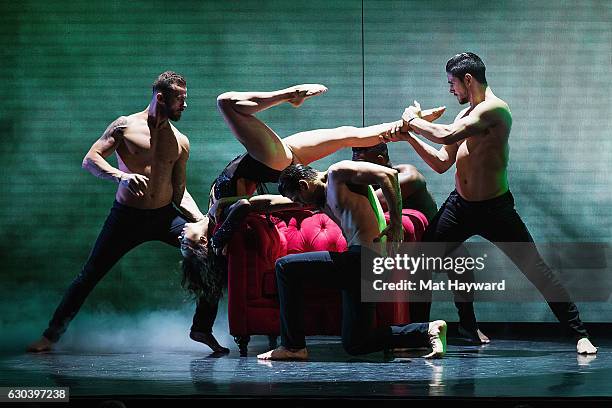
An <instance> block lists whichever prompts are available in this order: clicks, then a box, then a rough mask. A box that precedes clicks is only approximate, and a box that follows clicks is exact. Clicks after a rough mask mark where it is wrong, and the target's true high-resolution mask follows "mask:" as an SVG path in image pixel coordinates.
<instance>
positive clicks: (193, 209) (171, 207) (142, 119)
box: [28, 71, 229, 352]
mask: <svg viewBox="0 0 612 408" xmlns="http://www.w3.org/2000/svg"><path fill="white" fill-rule="evenodd" d="M186 99H187V84H186V81H185V79H184V78H183V77H182V76H181V75H179V74H177V73H174V72H171V71H167V72H164V73H162V74H161V75H160V76H159V77H158V78H157V80H156V81H155V82H154V84H153V97H152V100H151V103H150V104H149V106H148V107H147V108H146V109H145V110H144V111H142V112H138V113H134V114H132V115H129V116H121V117H119V118H118V119H117V120H115V121H114V122H112V123H111V124H110V125H109V126H108V128H107V129H106V131H105V132H104V134H102V137H100V139H98V140H97V141H96V142H95V143H94V144H93V146H92V147H91V148H90V149H89V151H88V152H87V154H86V155H85V158H84V160H83V168H85V169H86V170H88V171H89V172H90V173H92V174H93V175H94V176H96V177H99V178H102V179H106V180H111V181H113V182H115V183H117V184H118V188H117V193H116V196H115V202H114V204H113V207H112V209H111V211H110V214H109V215H108V218H107V219H106V222H105V223H104V226H103V227H102V231H101V232H100V234H99V236H98V239H97V241H96V243H95V245H94V248H93V250H92V252H91V254H90V256H89V259H88V260H87V262H86V263H85V266H84V267H83V269H82V271H81V272H80V273H79V275H77V277H76V278H75V279H74V280H73V282H72V284H71V285H70V287H69V288H68V290H67V291H66V294H65V295H64V298H63V299H62V301H61V303H60V304H59V306H58V307H57V309H56V310H55V313H54V315H53V318H52V319H51V321H50V322H49V327H48V328H47V329H46V330H45V331H44V333H43V335H42V337H41V338H40V339H39V340H37V341H36V342H34V343H32V344H31V345H30V346H29V347H28V351H33V352H40V351H47V350H51V348H52V346H53V344H54V343H56V342H57V341H58V340H59V338H60V336H61V335H62V334H63V333H64V332H65V331H66V328H67V326H68V324H69V323H70V321H71V320H72V319H73V318H74V316H75V315H76V314H77V312H78V311H79V309H80V308H81V305H82V304H83V302H84V301H85V299H86V297H87V296H88V295H89V293H90V292H91V291H92V290H93V288H94V287H95V285H96V284H97V283H98V282H99V281H100V280H101V279H102V278H103V277H104V275H106V273H107V272H108V271H109V270H110V269H111V268H112V267H113V265H115V263H116V262H117V261H118V260H119V259H121V257H123V255H125V254H126V253H127V252H128V251H130V250H131V249H132V248H134V247H136V246H138V245H140V244H143V243H145V242H147V241H162V242H165V243H167V244H170V245H172V246H175V247H178V246H179V240H178V238H179V235H180V234H181V231H182V229H183V227H184V225H185V223H186V222H187V221H188V220H189V221H199V220H201V219H202V218H204V215H203V214H202V213H201V212H200V210H199V209H198V206H197V205H196V203H195V201H194V200H193V199H192V197H191V195H190V194H189V193H188V192H187V190H186V189H185V186H186V171H185V170H186V164H187V159H188V158H189V140H188V139H187V137H186V136H185V135H183V134H182V133H181V132H179V130H178V129H177V128H175V127H174V126H173V125H171V124H170V122H169V120H172V121H178V120H180V118H181V115H182V113H183V111H184V110H185V108H186V107H187V103H186ZM113 152H115V153H116V155H117V161H118V164H119V166H118V167H119V168H115V167H113V166H111V165H110V164H109V163H108V162H107V160H106V159H107V158H108V157H109V156H110V155H111V154H113ZM175 206H176V207H177V208H178V209H180V212H179V211H178V210H177V208H175ZM216 314H217V304H216V303H215V304H209V303H208V302H206V301H198V304H197V308H196V313H195V316H194V319H193V326H192V327H191V333H190V337H191V338H192V339H193V340H195V341H199V342H202V343H204V344H206V345H207V346H209V347H210V348H211V349H212V350H213V351H217V352H228V351H229V350H228V349H226V348H224V347H221V346H220V345H219V343H217V341H216V340H215V338H214V336H213V335H212V325H213V322H214V320H215V316H216Z"/></svg>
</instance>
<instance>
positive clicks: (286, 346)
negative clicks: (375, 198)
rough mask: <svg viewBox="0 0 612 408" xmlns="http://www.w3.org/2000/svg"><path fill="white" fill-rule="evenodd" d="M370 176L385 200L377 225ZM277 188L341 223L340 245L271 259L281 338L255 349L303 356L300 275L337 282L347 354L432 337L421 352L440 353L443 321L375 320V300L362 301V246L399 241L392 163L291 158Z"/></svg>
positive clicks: (273, 355)
mask: <svg viewBox="0 0 612 408" xmlns="http://www.w3.org/2000/svg"><path fill="white" fill-rule="evenodd" d="M370 184H377V185H380V186H381V189H382V191H383V194H384V196H385V199H386V201H387V203H388V207H389V214H390V222H389V225H388V227H387V228H386V229H384V230H383V231H382V232H379V224H378V222H377V217H376V213H375V211H374V209H373V207H372V205H371V204H370V201H369V199H368V188H370V187H369V185H370ZM278 186H279V192H280V193H281V194H282V195H284V196H285V197H287V198H289V199H291V200H292V201H293V202H297V203H302V204H305V205H314V206H315V207H317V208H319V209H320V210H322V211H323V212H325V213H326V214H327V215H329V216H330V217H331V218H332V219H333V220H334V221H335V222H336V223H337V224H338V225H339V226H340V228H341V229H342V233H343V235H344V237H345V238H346V241H347V245H348V247H349V249H348V250H347V251H346V252H341V253H338V252H328V251H320V252H308V253H302V254H294V255H288V256H285V257H283V258H281V259H279V260H278V261H277V262H276V281H277V286H278V297H279V302H280V320H281V346H280V347H278V348H276V349H274V350H271V351H269V352H267V353H263V354H260V355H259V356H257V357H258V358H259V359H263V360H305V359H307V358H308V352H307V350H306V343H305V335H304V304H303V303H304V299H303V292H302V288H303V286H304V284H305V283H307V282H308V283H314V282H317V284H320V285H322V286H331V287H334V288H339V289H341V290H342V345H343V346H344V349H345V350H346V351H347V353H349V354H352V355H358V354H366V353H372V352H375V351H380V350H383V349H392V348H406V347H419V346H423V345H427V344H430V345H431V346H432V352H431V353H429V354H428V355H427V356H426V357H428V358H439V357H442V356H443V355H444V353H445V349H446V322H444V321H443V320H437V321H434V322H430V323H411V324H408V325H405V326H386V327H379V328H376V327H374V325H373V321H374V318H375V315H376V304H375V303H365V302H361V291H360V283H361V266H360V265H361V250H362V246H363V245H367V244H369V243H372V242H374V241H375V240H378V239H379V238H380V237H381V236H382V235H386V236H387V237H388V239H389V241H390V242H401V241H402V238H403V227H402V219H401V217H402V212H401V208H402V201H401V194H400V191H399V183H398V180H397V171H396V170H394V169H391V168H388V167H383V166H379V165H376V164H372V163H365V162H360V163H358V162H353V161H342V162H340V163H336V164H334V165H332V166H330V167H329V169H328V170H327V171H326V172H319V171H316V170H314V169H313V168H311V167H309V166H305V165H302V164H298V165H291V166H289V167H287V168H286V169H285V170H283V172H282V173H281V175H280V177H279V184H278Z"/></svg>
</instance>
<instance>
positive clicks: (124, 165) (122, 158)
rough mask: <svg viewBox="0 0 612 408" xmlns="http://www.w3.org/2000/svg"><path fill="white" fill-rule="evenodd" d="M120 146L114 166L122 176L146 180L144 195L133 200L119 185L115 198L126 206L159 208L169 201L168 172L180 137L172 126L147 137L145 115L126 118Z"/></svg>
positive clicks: (173, 161)
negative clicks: (116, 166)
mask: <svg viewBox="0 0 612 408" xmlns="http://www.w3.org/2000/svg"><path fill="white" fill-rule="evenodd" d="M127 120H128V121H127V127H126V128H125V130H124V133H123V138H122V141H121V143H120V144H119V145H118V146H117V150H116V155H117V161H118V167H119V169H120V170H121V171H124V172H126V173H137V174H141V175H143V176H146V177H148V178H149V182H148V187H147V190H146V191H145V194H144V196H142V197H137V196H135V195H134V194H132V193H131V192H130V191H129V190H128V189H127V187H126V186H125V185H124V184H123V183H120V184H119V188H118V189H117V194H116V199H117V201H119V202H120V203H122V204H125V205H128V206H130V207H136V208H143V209H151V208H160V207H163V206H165V205H168V204H170V203H171V202H172V195H173V184H172V173H173V169H174V165H175V163H176V161H177V160H178V159H179V157H180V155H181V153H182V152H183V147H182V143H181V138H184V137H185V136H184V135H182V134H181V133H180V132H179V131H178V130H177V129H176V128H175V127H174V126H172V125H170V126H169V127H166V128H162V129H161V130H160V132H159V134H157V135H156V136H155V137H151V133H150V131H149V127H148V125H147V115H146V112H145V113H143V112H140V113H136V114H134V115H130V116H128V117H127Z"/></svg>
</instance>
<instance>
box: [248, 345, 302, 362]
mask: <svg viewBox="0 0 612 408" xmlns="http://www.w3.org/2000/svg"><path fill="white" fill-rule="evenodd" d="M257 358H258V359H260V360H290V361H304V360H308V351H307V350H306V348H302V349H298V350H295V351H291V350H289V349H286V348H285V347H283V346H280V347H277V348H275V349H274V350H270V351H268V352H267V353H263V354H258V355H257Z"/></svg>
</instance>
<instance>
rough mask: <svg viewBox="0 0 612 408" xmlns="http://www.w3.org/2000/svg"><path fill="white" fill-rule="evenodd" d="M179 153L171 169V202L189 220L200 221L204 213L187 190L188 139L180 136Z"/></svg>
mask: <svg viewBox="0 0 612 408" xmlns="http://www.w3.org/2000/svg"><path fill="white" fill-rule="evenodd" d="M181 148H182V150H181V155H180V157H179V159H178V160H177V161H176V163H175V164H174V168H173V169H172V202H173V203H174V205H175V206H177V207H178V208H179V209H180V210H181V212H182V213H183V215H185V216H186V217H187V218H188V219H189V220H190V221H195V222H197V221H200V220H201V219H203V218H204V214H202V212H201V211H200V209H199V208H198V205H197V204H196V202H195V200H194V199H193V197H192V196H191V194H189V192H188V191H187V188H186V186H187V160H188V159H189V140H187V138H186V137H184V136H181Z"/></svg>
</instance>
